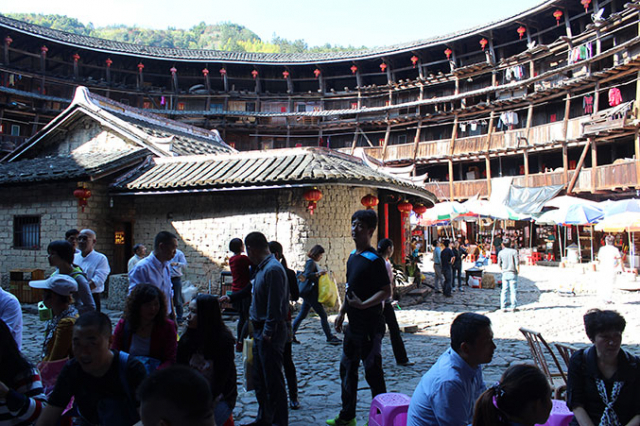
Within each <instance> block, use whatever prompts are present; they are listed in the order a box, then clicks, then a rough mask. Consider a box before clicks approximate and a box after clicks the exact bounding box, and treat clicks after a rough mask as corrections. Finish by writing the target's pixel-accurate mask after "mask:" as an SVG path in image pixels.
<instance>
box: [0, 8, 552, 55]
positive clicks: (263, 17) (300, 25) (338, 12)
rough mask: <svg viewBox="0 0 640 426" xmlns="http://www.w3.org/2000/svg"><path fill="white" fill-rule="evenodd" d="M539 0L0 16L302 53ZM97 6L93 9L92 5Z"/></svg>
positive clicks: (438, 29)
mask: <svg viewBox="0 0 640 426" xmlns="http://www.w3.org/2000/svg"><path fill="white" fill-rule="evenodd" d="M542 2H543V1H542V0H482V1H478V0H448V1H441V0H314V1H310V0H289V1H284V0H280V1H274V0H242V1H238V2H236V1H229V0H226V1H220V0H171V1H168V0H108V1H100V3H98V2H96V3H93V2H91V1H87V0H63V1H55V0H21V1H9V0H4V1H3V2H2V3H0V13H19V12H22V13H43V14H59V15H67V16H69V17H72V18H77V19H78V20H79V21H81V22H82V23H84V24H88V23H89V22H91V23H93V24H94V25H95V26H96V27H99V26H106V25H115V24H124V25H128V26H133V25H137V26H139V27H144V28H154V29H166V28H167V27H170V26H171V27H175V28H183V29H187V28H190V27H192V26H194V25H196V24H198V23H199V22H202V21H204V22H206V23H207V24H215V23H218V22H233V23H235V24H240V25H243V26H245V27H247V28H248V29H250V30H252V31H253V32H255V33H256V34H258V36H259V37H260V38H261V39H262V40H264V41H270V40H271V39H272V38H273V36H274V35H277V36H279V37H281V38H285V39H288V40H292V41H293V40H297V39H303V40H304V41H306V42H307V44H308V45H309V46H318V45H323V44H325V43H330V44H332V45H342V46H348V45H352V46H367V47H375V46H386V45H391V44H395V43H402V42H409V41H414V40H420V39H424V38H430V37H433V36H436V35H442V34H449V33H451V32H456V31H460V30H464V29H467V28H471V27H475V26H477V25H482V24H488V23H491V22H494V21H499V20H500V19H503V18H507V17H510V16H512V15H515V14H517V13H519V12H522V11H524V10H526V9H528V8H530V7H533V6H536V5H538V4H540V3H542ZM98 4H99V5H98Z"/></svg>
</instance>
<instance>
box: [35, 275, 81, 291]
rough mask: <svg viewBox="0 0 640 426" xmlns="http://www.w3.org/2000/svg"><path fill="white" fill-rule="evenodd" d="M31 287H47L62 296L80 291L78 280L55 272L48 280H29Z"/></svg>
mask: <svg viewBox="0 0 640 426" xmlns="http://www.w3.org/2000/svg"><path fill="white" fill-rule="evenodd" d="M29 287H33V288H46V289H49V290H51V291H53V292H54V293H57V294H59V295H61V296H69V295H70V294H71V293H75V292H76V291H78V283H76V280H75V279H73V278H72V277H70V276H69V275H64V274H53V275H51V276H50V277H49V278H47V279H46V280H38V281H29Z"/></svg>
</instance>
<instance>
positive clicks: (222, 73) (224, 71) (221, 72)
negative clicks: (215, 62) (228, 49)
mask: <svg viewBox="0 0 640 426" xmlns="http://www.w3.org/2000/svg"><path fill="white" fill-rule="evenodd" d="M220 75H221V76H222V77H224V76H225V75H227V70H226V69H224V68H220Z"/></svg>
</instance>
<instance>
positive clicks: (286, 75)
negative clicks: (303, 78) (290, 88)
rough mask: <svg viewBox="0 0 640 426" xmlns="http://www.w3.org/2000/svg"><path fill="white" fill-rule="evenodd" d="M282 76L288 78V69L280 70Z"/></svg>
mask: <svg viewBox="0 0 640 426" xmlns="http://www.w3.org/2000/svg"><path fill="white" fill-rule="evenodd" d="M282 76H283V77H284V78H285V79H287V78H289V71H287V70H284V71H282Z"/></svg>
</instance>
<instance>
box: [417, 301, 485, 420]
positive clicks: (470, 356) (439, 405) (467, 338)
mask: <svg viewBox="0 0 640 426" xmlns="http://www.w3.org/2000/svg"><path fill="white" fill-rule="evenodd" d="M495 348H496V345H495V344H494V343H493V332H492V331H491V320H490V319H489V318H487V317H486V316H484V315H480V314H475V313H470V312H466V313H463V314H460V315H458V316H457V317H456V319H455V320H453V323H452V324H451V347H450V348H449V349H447V350H446V351H445V352H444V353H443V354H442V355H441V356H440V358H438V361H436V363H435V364H434V365H433V366H432V367H431V368H430V369H429V371H427V373H426V374H425V375H424V376H422V379H421V380H420V383H419V384H418V387H416V390H415V391H414V392H413V397H412V398H411V403H410V404H409V413H408V416H407V426H434V425H438V426H463V425H468V424H469V423H471V421H472V420H473V407H474V404H475V402H476V400H477V399H478V397H479V396H480V394H482V392H484V391H485V389H486V386H485V384H484V380H483V379H482V369H481V367H480V365H481V364H487V363H489V362H491V358H492V357H493V351H494V349H495Z"/></svg>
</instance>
